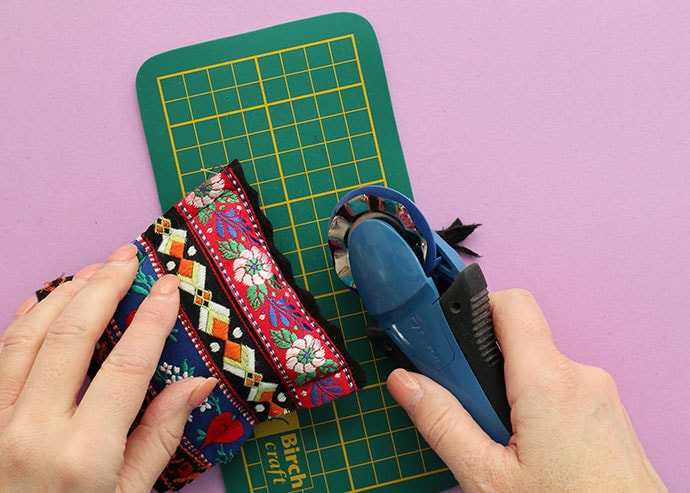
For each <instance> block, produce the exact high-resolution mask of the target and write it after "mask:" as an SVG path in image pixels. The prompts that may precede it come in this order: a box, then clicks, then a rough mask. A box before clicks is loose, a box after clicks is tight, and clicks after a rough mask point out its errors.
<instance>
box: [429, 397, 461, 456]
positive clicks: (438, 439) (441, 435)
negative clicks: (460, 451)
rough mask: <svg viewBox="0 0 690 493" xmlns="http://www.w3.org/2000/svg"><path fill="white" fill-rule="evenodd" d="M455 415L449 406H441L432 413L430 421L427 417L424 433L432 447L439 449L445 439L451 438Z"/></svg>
mask: <svg viewBox="0 0 690 493" xmlns="http://www.w3.org/2000/svg"><path fill="white" fill-rule="evenodd" d="M453 422H454V420H453V417H452V416H451V410H450V408H448V407H440V408H438V409H436V410H435V411H433V412H432V413H431V416H430V417H429V418H428V421H426V419H425V426H424V429H425V430H424V431H425V433H424V435H425V439H426V441H427V442H428V443H429V445H430V446H431V448H433V449H434V450H437V449H438V448H439V446H442V445H443V443H444V441H446V440H449V439H451V438H450V437H451V436H452V433H451V431H452V429H453Z"/></svg>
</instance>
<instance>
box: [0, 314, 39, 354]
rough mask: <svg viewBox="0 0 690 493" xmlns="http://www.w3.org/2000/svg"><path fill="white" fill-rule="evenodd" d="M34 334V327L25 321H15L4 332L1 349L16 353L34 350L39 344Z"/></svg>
mask: <svg viewBox="0 0 690 493" xmlns="http://www.w3.org/2000/svg"><path fill="white" fill-rule="evenodd" d="M35 332H36V329H35V328H34V326H33V325H32V324H30V323H28V322H27V321H26V320H25V319H19V320H15V321H14V322H13V323H12V324H11V325H10V326H9V327H8V329H7V331H5V334H4V337H3V339H2V347H3V349H9V350H17V351H24V350H29V349H32V348H35V347H36V346H37V345H38V344H39V343H40V340H39V338H38V337H37V336H36V334H35Z"/></svg>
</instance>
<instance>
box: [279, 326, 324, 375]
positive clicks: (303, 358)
mask: <svg viewBox="0 0 690 493" xmlns="http://www.w3.org/2000/svg"><path fill="white" fill-rule="evenodd" d="M285 356H286V357H287V361H286V362H285V364H286V365H287V367H288V368H289V369H290V370H294V371H295V372H296V373H311V372H314V371H316V369H317V368H318V367H320V366H321V365H323V364H324V363H325V362H326V351H325V350H324V349H323V347H322V346H321V341H320V340H318V339H315V338H314V337H312V336H310V335H309V334H307V335H305V336H304V337H303V338H301V339H297V340H296V341H295V342H293V343H292V346H291V347H290V348H288V350H287V351H286V352H285Z"/></svg>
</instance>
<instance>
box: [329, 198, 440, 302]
mask: <svg viewBox="0 0 690 493" xmlns="http://www.w3.org/2000/svg"><path fill="white" fill-rule="evenodd" d="M373 218H376V219H380V220H383V221H385V222H387V223H388V224H390V225H391V226H392V227H393V228H394V229H395V230H396V231H397V232H398V234H399V235H400V236H401V237H402V238H403V239H404V240H405V241H406V242H407V244H408V245H409V246H410V248H411V249H412V251H413V252H414V254H415V256H416V257H417V259H419V262H420V263H421V264H422V266H423V267H424V271H425V272H426V273H427V275H431V272H432V271H433V269H434V267H435V266H436V241H435V238H434V234H433V230H432V229H431V228H430V227H429V223H427V221H426V218H425V217H424V216H423V215H422V214H421V213H420V212H419V209H417V207H416V206H415V205H414V203H413V202H412V201H411V200H410V199H408V198H407V197H406V196H404V195H403V194H401V193H400V192H398V191H396V190H393V189H390V188H387V187H381V186H376V185H372V186H367V187H361V188H358V189H356V190H353V191H352V192H350V193H348V194H347V195H345V197H343V199H342V200H341V201H340V202H338V205H336V207H335V209H334V211H333V214H332V215H331V219H330V223H329V228H328V245H329V247H330V249H331V254H332V255H333V262H334V264H335V271H336V273H337V274H338V277H339V278H340V279H341V280H342V281H343V282H344V283H345V284H346V285H347V286H349V287H351V288H353V289H357V286H356V283H355V281H354V279H353V278H352V269H351V268H350V255H349V251H348V250H349V248H348V247H349V240H350V234H351V232H352V231H353V230H354V229H355V228H356V227H357V226H358V225H359V224H361V223H362V222H363V221H365V220H367V219H373Z"/></svg>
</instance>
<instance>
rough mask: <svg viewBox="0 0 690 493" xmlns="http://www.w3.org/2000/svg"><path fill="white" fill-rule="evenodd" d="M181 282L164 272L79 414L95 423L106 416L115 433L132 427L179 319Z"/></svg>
mask: <svg viewBox="0 0 690 493" xmlns="http://www.w3.org/2000/svg"><path fill="white" fill-rule="evenodd" d="M178 285H179V281H178V280H177V277H175V276H173V275H167V276H164V277H161V278H160V279H159V280H158V281H157V282H156V283H155V284H154V285H153V287H152V288H151V292H150V293H149V295H148V296H147V297H146V299H145V300H144V301H143V302H142V304H141V305H140V306H139V308H138V310H137V313H136V315H135V316H134V319H133V320H132V323H131V324H130V325H129V327H128V328H127V330H126V331H125V333H124V334H123V335H122V338H121V339H120V340H119V341H118V343H117V344H116V345H115V347H114V348H113V350H112V352H111V353H110V354H109V355H108V357H107V358H106V360H105V361H104V362H103V365H102V366H101V369H100V370H99V371H98V373H96V376H95V377H94V379H93V381H92V382H91V385H89V388H88V390H87V391H86V394H85V395H84V397H83V398H82V400H81V403H80V404H79V408H78V409H77V411H76V413H75V418H79V419H81V420H84V421H91V422H92V425H93V426H94V427H97V426H98V425H100V424H102V423H103V422H107V423H108V428H109V430H110V431H112V432H113V433H115V434H121V435H125V434H126V433H127V430H128V429H129V427H130V425H131V424H132V421H133V420H134V418H135V417H136V415H137V412H138V411H139V408H140V407H141V403H142V401H143V399H144V395H145V394H146V389H148V386H149V382H150V380H151V377H152V376H153V373H154V372H155V370H156V365H157V364H158V360H159V358H160V355H161V352H162V351H163V345H164V344H165V340H166V339H167V337H168V335H169V334H170V330H171V329H172V327H173V325H174V324H175V320H176V318H177V313H178V310H179V306H180V295H179V291H178V289H177V288H178Z"/></svg>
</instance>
